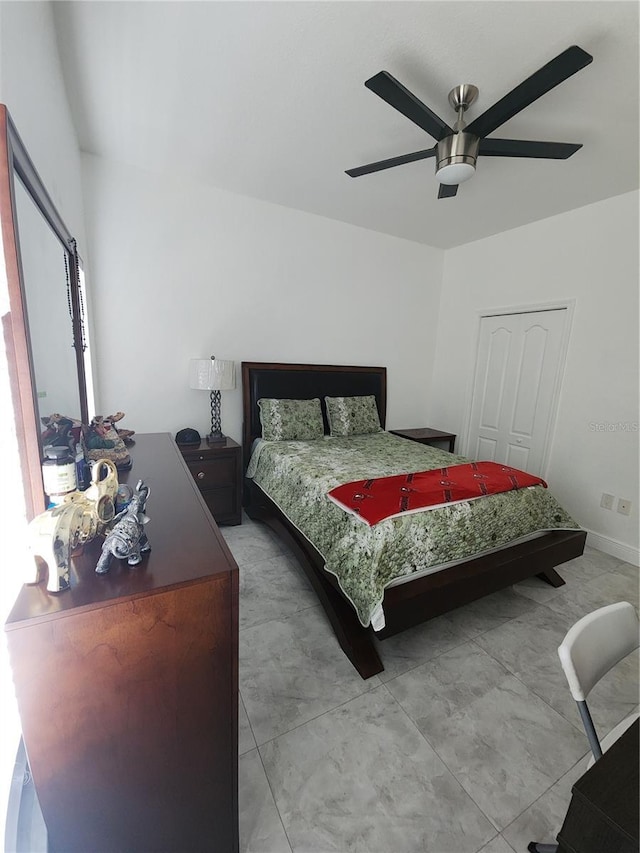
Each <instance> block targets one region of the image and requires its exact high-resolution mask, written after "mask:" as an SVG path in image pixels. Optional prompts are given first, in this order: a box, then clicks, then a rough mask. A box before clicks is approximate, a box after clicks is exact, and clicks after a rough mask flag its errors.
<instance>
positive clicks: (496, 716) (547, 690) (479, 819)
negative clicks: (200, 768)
mask: <svg viewBox="0 0 640 853" xmlns="http://www.w3.org/2000/svg"><path fill="white" fill-rule="evenodd" d="M222 532H223V534H224V536H225V539H226V540H227V542H228V544H229V546H230V548H231V550H232V552H233V554H234V556H235V558H236V560H237V562H238V565H239V567H240V768H239V778H240V850H241V851H242V853H303V851H304V853H328V851H338V853H351V851H358V853H409V851H421V853H513V851H517V853H524V851H526V849H527V844H528V842H529V841H531V840H534V839H535V840H537V841H553V840H554V836H555V833H556V832H557V831H558V829H559V828H560V826H561V824H562V820H563V817H564V813H565V811H566V808H567V805H568V803H569V800H570V791H571V786H572V784H573V783H574V781H575V780H576V779H577V778H578V777H579V776H581V775H582V773H583V772H584V770H585V769H586V762H587V759H588V756H587V753H588V744H587V741H586V736H585V734H584V731H583V729H582V726H581V723H580V719H579V716H578V712H577V709H576V707H575V704H574V702H573V700H572V699H571V696H570V694H569V691H568V688H567V686H566V682H565V679H564V675H563V673H562V670H561V669H560V664H559V661H558V657H557V652H556V649H557V646H558V645H559V643H560V641H561V640H562V638H563V636H564V634H565V632H566V630H567V629H568V628H569V626H570V625H571V624H573V622H575V621H576V619H578V618H579V617H580V616H582V615H583V614H584V613H587V612H589V611H590V610H594V609H596V608H597V607H601V606H602V605H604V604H610V603H612V602H614V601H621V600H627V601H631V602H632V603H633V604H634V605H635V606H636V607H638V569H637V568H635V567H633V566H631V565H629V564H627V563H623V562H621V561H619V560H616V559H614V558H613V557H610V556H608V555H606V554H603V553H601V552H599V551H595V550H593V549H587V551H586V552H585V554H584V555H583V556H582V557H580V558H579V559H577V560H573V561H571V562H570V563H566V564H565V565H564V566H563V567H561V569H560V573H561V574H562V576H563V577H564V579H565V580H566V585H565V586H563V587H561V588H559V589H554V588H552V587H550V586H548V585H546V584H544V583H542V582H541V581H538V580H537V579H532V580H528V581H525V582H523V583H521V584H518V585H517V586H514V587H512V588H510V589H507V590H504V591H503V592H500V593H496V594H494V595H491V596H488V597H486V598H484V599H482V600H481V601H478V602H475V603H473V604H470V605H467V606H466V607H463V608H461V609H459V610H457V611H455V612H453V613H450V614H447V615H445V616H441V617H439V618H438V619H435V620H432V621H431V622H429V623H426V624H425V625H423V626H420V627H418V628H414V629H412V630H410V631H407V632H405V633H404V634H401V635H398V636H396V637H392V638H390V639H388V640H385V641H384V642H381V643H379V651H380V655H381V657H382V660H383V662H384V665H385V671H384V672H383V673H381V674H380V675H379V676H375V677H374V678H371V679H369V680H367V681H363V680H362V679H361V678H360V676H359V675H358V674H357V672H356V671H355V670H354V669H353V667H352V666H351V664H350V663H349V662H348V661H347V659H346V657H345V656H344V654H343V653H342V651H341V649H340V648H339V646H338V643H337V641H336V640H335V638H334V635H333V632H332V630H331V627H330V625H329V623H328V620H327V619H326V617H325V615H324V611H323V610H322V608H321V607H320V606H319V605H318V603H317V599H316V597H315V594H314V593H313V591H312V590H311V589H310V587H309V585H308V584H307V581H306V579H305V577H304V574H303V573H302V571H301V570H300V569H299V568H298V567H297V565H296V563H295V561H294V559H293V558H292V556H291V555H290V554H289V552H288V551H287V550H286V548H285V547H284V546H283V545H282V544H281V543H280V542H279V541H278V540H277V539H276V538H275V537H274V536H273V535H272V534H271V532H270V531H269V530H268V529H267V528H266V527H264V526H263V525H261V524H257V523H254V522H252V521H251V520H250V519H248V518H246V517H245V519H244V522H243V524H242V525H241V526H239V527H227V528H222ZM637 703H638V655H637V653H636V654H634V655H631V656H630V657H629V658H627V659H626V660H625V661H624V662H623V663H621V664H620V665H619V666H618V668H617V669H616V671H615V672H614V673H612V674H610V675H609V676H607V677H606V678H605V679H604V680H603V681H602V682H601V683H600V684H599V685H598V687H597V688H596V689H595V691H594V693H593V694H592V701H591V703H590V704H591V708H592V712H593V715H594V719H595V722H596V726H597V727H599V728H600V729H601V730H602V731H606V730H607V729H608V728H611V727H612V726H613V725H614V724H615V723H616V722H618V721H619V720H620V719H622V717H624V716H626V714H627V713H629V712H630V711H632V710H633V709H634V708H635V707H636V705H637Z"/></svg>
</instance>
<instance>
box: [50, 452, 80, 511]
mask: <svg viewBox="0 0 640 853" xmlns="http://www.w3.org/2000/svg"><path fill="white" fill-rule="evenodd" d="M44 457H45V458H44V460H43V462H42V479H43V481H44V490H45V492H46V494H47V495H48V496H49V500H50V501H51V503H52V504H58V503H61V502H62V500H63V498H64V496H65V495H68V494H69V493H70V492H74V491H75V490H76V460H75V458H74V457H73V456H72V454H71V451H70V450H69V448H68V447H45V449H44Z"/></svg>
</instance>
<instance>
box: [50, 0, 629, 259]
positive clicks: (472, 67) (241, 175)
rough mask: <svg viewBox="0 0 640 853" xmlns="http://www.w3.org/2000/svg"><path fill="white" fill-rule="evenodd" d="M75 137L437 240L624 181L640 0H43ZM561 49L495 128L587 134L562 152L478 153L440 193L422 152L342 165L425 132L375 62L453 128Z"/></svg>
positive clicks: (129, 157) (403, 146)
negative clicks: (530, 98) (391, 94)
mask: <svg viewBox="0 0 640 853" xmlns="http://www.w3.org/2000/svg"><path fill="white" fill-rule="evenodd" d="M53 5H54V15H55V20H56V28H57V32H58V39H59V45H60V53H61V57H62V64H63V70H64V74H65V79H66V81H67V87H68V91H69V94H70V96H71V100H72V109H73V114H74V120H75V122H76V126H77V130H78V136H79V140H80V146H81V148H82V150H84V151H87V152H90V153H93V154H97V155H100V156H103V157H107V158H112V159H114V160H118V161H121V162H124V163H128V164H131V165H134V166H139V167H142V168H145V169H151V170H157V171H161V172H165V173H170V174H173V175H183V176H185V177H187V178H192V179H195V180H197V181H204V182H207V183H209V184H211V185H213V186H216V187H220V188H222V189H226V190H231V191H233V192H237V193H242V194H244V195H248V196H252V197H255V198H259V199H264V200H266V201H270V202H275V203H276V204H282V205H286V206H288V207H292V208H297V209H300V210H304V211H308V212H310V213H315V214H320V215H322V216H327V217H330V218H332V219H337V220H341V221H344V222H350V223H352V224H354V225H359V226H362V227H364V228H370V229H373V230H376V231H381V232H384V233H387V234H393V235H396V236H398V237H404V238H406V239H409V240H415V241H417V242H420V243H426V244H430V245H432V246H439V247H442V248H449V247H452V246H456V245H460V244H462V243H467V242H469V241H472V240H477V239H480V238H482V237H486V236H488V235H490V234H494V233H497V232H500V231H505V230H508V229H510V228H514V227H516V226H519V225H523V224H525V223H528V222H532V221H535V220H538V219H542V218H545V217H548V216H553V215H554V214H557V213H561V212H563V211H566V210H570V209H572V208H575V207H580V206H582V205H585V204H590V203H592V202H595V201H599V200H601V199H604V198H608V197H610V196H614V195H618V194H620V193H624V192H627V191H630V190H632V189H635V188H637V187H638V121H639V116H638V4H637V3H636V2H607V0H605V2H598V0H584V2H570V0H555V2H554V0H534V2H526V0H521V1H520V0H508V2H500V0H483V2H476V0H474V2H462V1H461V2H457V0H445V2H395V0H391V2H373V3H371V2H323V3H318V2H299V1H297V0H294V2H270V1H269V0H263V2H237V0H236V2H234V0H231V2H177V3H174V2H82V0H81V1H80V2H57V3H54V4H53ZM572 44H577V45H579V46H580V47H582V48H583V49H584V50H586V51H587V52H589V53H591V54H592V55H593V57H594V59H593V63H592V64H591V65H589V66H587V67H586V68H584V69H583V70H582V71H579V72H578V73H577V74H575V75H574V76H573V77H570V78H569V79H568V80H566V81H565V82H564V83H562V84H560V85H559V86H558V87H556V88H555V89H553V90H552V91H551V92H549V93H547V94H546V95H545V96H543V97H542V98H540V99H539V100H538V101H536V102H535V103H534V104H532V105H531V106H529V107H527V108H526V110H524V111H523V112H521V113H520V114H518V115H517V116H515V117H514V118H512V119H511V120H510V121H509V122H507V123H506V124H505V125H503V126H502V127H501V128H500V129H499V130H498V131H496V133H495V134H494V135H495V136H500V137H510V138H521V139H538V140H552V141H561V142H581V143H583V145H584V147H583V148H582V149H581V150H580V151H578V152H577V153H576V154H574V156H573V157H572V158H571V159H569V160H565V161H552V160H528V159H512V158H502V157H501V158H497V157H484V158H483V157H481V158H480V159H479V161H478V169H477V173H476V175H475V176H474V178H473V179H472V180H471V181H469V182H468V183H466V184H464V185H463V186H461V187H460V189H459V191H458V195H457V197H455V198H452V199H442V200H438V199H437V191H438V183H437V181H436V179H435V174H434V169H435V167H434V161H433V160H424V161H422V162H417V163H411V164H407V165H404V166H399V167H396V168H393V169H389V170H386V171H383V172H378V173H376V174H371V175H366V176H363V177H360V178H355V179H354V178H349V177H348V176H347V175H345V174H344V170H345V169H347V168H350V167H353V166H358V165H362V164H363V163H369V162H371V161H375V160H381V159H386V158H388V157H393V156H396V155H398V154H405V153H408V152H411V151H415V150H420V149H423V148H428V147H431V146H432V145H433V144H434V141H433V140H432V139H431V137H430V136H428V135H427V134H426V133H425V132H424V131H422V130H420V129H419V128H418V127H416V126H415V125H414V124H412V123H411V122H410V121H409V120H408V119H407V118H405V117H404V116H402V115H401V114H400V113H398V112H397V111H396V110H394V109H393V108H392V107H390V106H389V105H388V104H386V103H385V102H384V101H382V100H381V99H380V98H379V97H377V96H376V95H374V94H373V93H372V92H370V91H369V90H368V89H366V88H365V87H364V85H363V84H364V81H365V80H366V79H368V78H369V77H371V76H373V75H374V74H376V73H377V72H378V71H381V70H383V69H384V70H386V71H388V72H389V73H391V74H392V75H393V76H394V77H396V78H397V79H398V80H400V81H401V82H402V83H403V84H404V85H405V86H406V87H407V88H408V89H410V90H411V91H412V92H413V93H414V94H415V95H416V96H417V97H418V98H420V99H421V100H422V101H423V102H424V103H426V104H427V105H428V106H429V107H431V109H432V110H434V111H435V112H436V113H437V114H439V115H440V116H441V117H442V118H444V120H445V121H447V122H448V123H450V124H451V123H452V122H453V121H454V119H455V115H454V113H453V111H452V110H451V108H450V107H449V105H448V102H447V94H448V92H449V90H450V89H451V88H452V87H453V86H455V85H457V84H459V83H467V82H468V83H474V84H475V85H476V86H478V87H479V89H480V96H479V99H478V101H477V103H476V104H475V105H474V107H472V108H471V110H470V111H469V113H468V120H469V121H471V120H472V119H473V118H474V117H475V116H477V115H480V113H481V112H484V110H485V109H487V108H488V107H489V106H491V105H492V104H493V103H494V102H495V101H496V100H498V99H499V98H500V97H502V96H503V95H504V94H506V92H508V91H510V90H511V89H512V88H513V87H514V86H516V85H517V84H518V83H520V82H521V81H522V80H524V79H525V78H526V77H528V76H529V75H530V74H532V73H533V72H534V71H536V70H537V69H538V68H540V67H541V66H542V65H544V64H545V63H546V62H548V61H549V60H550V59H552V58H554V57H555V56H556V55H557V54H559V53H560V52H561V51H563V50H564V49H565V48H567V47H569V46H570V45H572Z"/></svg>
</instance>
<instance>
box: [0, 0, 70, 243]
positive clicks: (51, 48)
mask: <svg viewBox="0 0 640 853" xmlns="http://www.w3.org/2000/svg"><path fill="white" fill-rule="evenodd" d="M0 101H1V102H2V103H3V104H5V105H6V106H7V108H8V110H9V113H10V114H11V118H12V119H13V122H14V124H15V125H16V127H17V129H18V133H19V134H20V137H21V138H22V141H23V142H24V144H25V146H26V148H27V151H28V152H29V154H30V156H31V159H32V160H33V162H34V164H35V167H36V169H37V170H38V172H39V174H40V177H41V178H42V180H43V182H44V185H45V186H46V188H47V190H48V192H49V195H50V196H51V198H52V200H53V202H54V204H55V205H56V207H57V208H58V211H59V213H60V215H61V216H62V218H63V219H64V221H65V223H66V225H67V227H68V228H69V230H70V231H71V233H72V234H74V235H75V236H76V238H77V240H78V245H79V246H82V245H83V243H84V240H83V236H84V221H83V210H82V188H81V168H80V152H79V149H78V140H77V137H76V133H75V129H74V126H73V122H72V120H71V112H70V109H69V103H68V100H67V94H66V90H65V87H64V81H63V79H62V68H61V65H60V57H59V55H58V46H57V42H56V33H55V28H54V25H53V10H52V7H51V4H50V3H48V2H28V3H23V2H0Z"/></svg>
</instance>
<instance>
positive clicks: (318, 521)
mask: <svg viewBox="0 0 640 853" xmlns="http://www.w3.org/2000/svg"><path fill="white" fill-rule="evenodd" d="M468 461H469V460H468V459H466V458H465V457H463V456H458V455H455V454H451V453H447V452H446V451H444V450H439V449H437V448H435V447H429V446H426V445H422V444H418V443H417V442H414V441H408V440H406V439H403V438H400V437H398V436H394V435H391V434H390V433H388V432H379V433H374V434H371V435H357V436H350V437H348V438H335V437H329V436H325V437H324V438H319V439H316V440H315V441H274V442H267V441H260V442H259V443H258V444H257V445H256V448H255V450H254V452H253V455H252V457H251V460H250V462H249V468H248V470H247V476H248V477H252V478H253V479H254V481H255V482H256V483H257V484H258V485H259V486H260V488H261V489H262V490H263V491H264V492H265V493H266V494H267V495H268V496H269V497H270V498H271V500H273V501H274V502H275V503H276V504H277V505H278V506H279V507H280V509H281V510H282V511H283V512H284V513H285V514H286V515H287V517H288V518H289V519H290V520H291V521H292V523H293V524H294V525H295V526H296V527H297V528H298V529H299V530H300V531H301V532H302V533H303V534H304V535H305V536H306V537H307V539H309V541H310V542H311V543H312V544H313V545H314V546H315V548H316V549H317V550H318V551H319V552H320V554H322V556H323V558H324V560H325V568H326V569H327V571H329V572H331V573H332V574H333V575H335V576H336V578H337V579H338V582H339V584H340V587H341V589H342V591H343V592H344V593H345V595H346V596H347V597H348V598H349V600H350V601H351V603H352V604H353V606H354V608H355V610H356V612H357V614H358V618H359V620H360V622H361V624H362V625H364V626H367V625H369V624H370V623H371V621H372V618H373V617H374V613H375V611H376V610H377V609H379V607H380V604H381V602H382V598H383V595H384V589H385V587H386V586H388V585H389V584H390V583H391V582H392V581H393V580H394V579H396V578H399V577H404V576H407V575H411V574H414V573H415V572H419V571H422V570H424V569H427V568H431V567H435V566H439V565H441V564H443V563H448V562H450V561H452V560H460V559H465V558H468V557H471V556H473V555H474V554H478V553H481V552H483V551H487V550H490V549H492V548H497V547H500V546H503V545H507V544H508V543H509V542H513V541H514V540H516V539H519V538H521V537H522V536H526V535H529V534H532V533H536V532H539V531H540V532H542V531H546V530H578V529H580V528H579V525H578V524H576V522H575V521H574V520H573V519H572V518H571V517H570V516H569V515H568V514H567V512H565V510H564V509H562V507H561V506H560V505H559V504H558V502H557V501H556V500H555V498H554V497H553V495H552V494H551V493H550V491H549V489H545V488H543V487H542V486H533V487H531V488H527V489H520V490H518V491H510V492H503V493H501V494H497V495H487V496H486V497H484V498H480V499H479V500H474V501H469V502H463V503H456V504H453V505H452V506H447V507H442V508H439V509H433V510H429V511H427V512H424V513H415V514H411V515H407V516H404V517H401V518H392V519H386V520H385V521H381V522H380V523H379V524H376V525H375V527H371V528H370V527H368V526H367V525H365V524H362V522H360V521H358V520H357V519H355V518H354V517H353V516H352V515H351V514H349V513H347V512H345V510H343V509H341V508H340V507H338V506H336V504H335V503H333V502H332V501H331V500H329V498H328V497H327V492H328V491H329V490H330V489H332V488H334V487H335V486H338V485H340V484H342V483H348V482H350V481H352V480H361V479H366V478H370V477H387V476H391V475H393V474H403V473H410V472H413V471H427V470H430V469H432V468H440V467H443V466H445V465H455V464H460V463H462V462H468ZM374 627H376V625H375V620H374Z"/></svg>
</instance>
